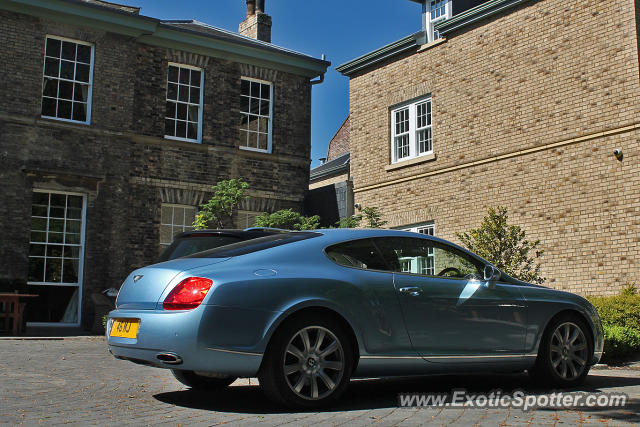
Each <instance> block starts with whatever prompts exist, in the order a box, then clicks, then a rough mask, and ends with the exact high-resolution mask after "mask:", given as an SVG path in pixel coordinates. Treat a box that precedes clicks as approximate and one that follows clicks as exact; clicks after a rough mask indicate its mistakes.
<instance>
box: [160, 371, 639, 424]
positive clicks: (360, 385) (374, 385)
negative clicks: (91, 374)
mask: <svg viewBox="0 0 640 427" xmlns="http://www.w3.org/2000/svg"><path fill="white" fill-rule="evenodd" d="M638 385H640V377H619V376H607V375H597V376H593V375H592V376H589V377H587V380H586V381H585V383H584V384H583V385H581V386H580V387H577V388H573V389H569V390H563V391H565V392H569V391H572V392H603V393H604V392H608V391H612V390H611V389H613V388H616V389H617V388H620V387H630V386H638ZM455 389H465V390H467V391H468V392H469V393H472V394H474V393H482V392H484V393H490V392H491V391H492V390H498V389H499V390H502V393H503V394H505V393H512V392H513V391H514V390H523V391H524V392H525V393H526V394H550V393H551V392H552V390H550V389H548V388H541V387H540V386H537V385H535V384H533V383H532V382H531V381H530V379H529V377H528V375H526V374H491V375H436V376H419V377H395V378H376V379H364V380H353V381H351V383H350V384H349V387H348V389H347V390H346V392H345V394H344V395H343V397H342V398H341V399H340V401H339V403H338V404H337V405H335V406H332V407H330V408H327V409H325V410H324V411H329V412H336V411H357V410H363V409H378V408H392V407H397V406H398V393H411V392H414V393H451V392H452V390H455ZM154 397H155V398H156V399H158V400H160V401H161V402H164V403H169V404H173V405H177V406H182V407H186V408H192V409H203V410H210V411H219V412H238V413H253V414H273V413H285V412H286V413H288V412H291V410H290V409H287V408H278V407H277V406H276V405H274V404H273V403H272V402H271V401H270V400H269V399H267V397H266V396H265V395H264V394H263V393H262V391H261V389H260V387H258V386H255V385H238V386H232V387H228V388H227V389H225V390H222V391H219V392H202V391H195V390H189V389H187V390H181V391H172V392H165V393H159V394H156V395H154ZM630 398H631V399H630V400H629V402H627V404H626V406H625V407H624V408H581V409H580V410H581V411H583V412H589V413H590V414H593V415H597V416H599V417H604V418H613V419H624V420H625V421H629V422H640V399H637V398H636V396H630ZM548 410H555V409H548ZM302 412H304V411H302ZM313 412H318V411H317V410H314V411H313Z"/></svg>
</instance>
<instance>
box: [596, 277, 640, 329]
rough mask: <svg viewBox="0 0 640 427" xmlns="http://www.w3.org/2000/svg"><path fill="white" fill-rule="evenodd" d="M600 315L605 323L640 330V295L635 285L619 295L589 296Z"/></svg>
mask: <svg viewBox="0 0 640 427" xmlns="http://www.w3.org/2000/svg"><path fill="white" fill-rule="evenodd" d="M588 299H589V301H590V302H591V304H593V306H594V307H595V308H596V310H597V311H598V314H599V315H600V320H602V324H603V325H611V326H625V327H628V328H631V329H635V330H636V331H640V295H639V294H638V293H637V292H636V290H635V288H634V287H633V286H629V287H627V288H625V289H624V290H623V291H622V292H621V293H620V294H619V295H614V296H609V297H589V298H588Z"/></svg>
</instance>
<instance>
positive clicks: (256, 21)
mask: <svg viewBox="0 0 640 427" xmlns="http://www.w3.org/2000/svg"><path fill="white" fill-rule="evenodd" d="M264 2H265V0H247V19H245V20H244V21H242V22H241V23H240V27H238V32H239V33H240V34H242V35H243V36H247V37H251V38H252V39H256V40H262V41H263V42H267V43H271V17H270V16H269V15H267V14H266V13H264Z"/></svg>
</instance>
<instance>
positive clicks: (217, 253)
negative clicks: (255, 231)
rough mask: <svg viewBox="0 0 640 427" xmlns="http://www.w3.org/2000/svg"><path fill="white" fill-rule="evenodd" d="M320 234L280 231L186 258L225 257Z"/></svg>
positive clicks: (261, 249)
mask: <svg viewBox="0 0 640 427" xmlns="http://www.w3.org/2000/svg"><path fill="white" fill-rule="evenodd" d="M318 236H320V233H311V232H295V233H280V234H273V235H271V236H266V237H259V238H257V239H251V240H246V241H244V242H238V243H233V244H231V245H227V246H221V247H219V248H215V249H211V250H208V251H204V252H200V253H197V254H194V255H191V256H189V257H188V258H227V257H232V256H238V255H246V254H250V253H252V252H258V251H263V250H265V249H269V248H274V247H276V246H282V245H286V244H289V243H293V242H298V241H300V240H306V239H311V238H313V237H318Z"/></svg>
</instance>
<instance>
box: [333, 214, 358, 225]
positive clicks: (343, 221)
mask: <svg viewBox="0 0 640 427" xmlns="http://www.w3.org/2000/svg"><path fill="white" fill-rule="evenodd" d="M361 221H362V215H351V216H348V217H345V218H340V220H339V221H338V222H336V227H338V228H358V227H359V226H360V222H361Z"/></svg>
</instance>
